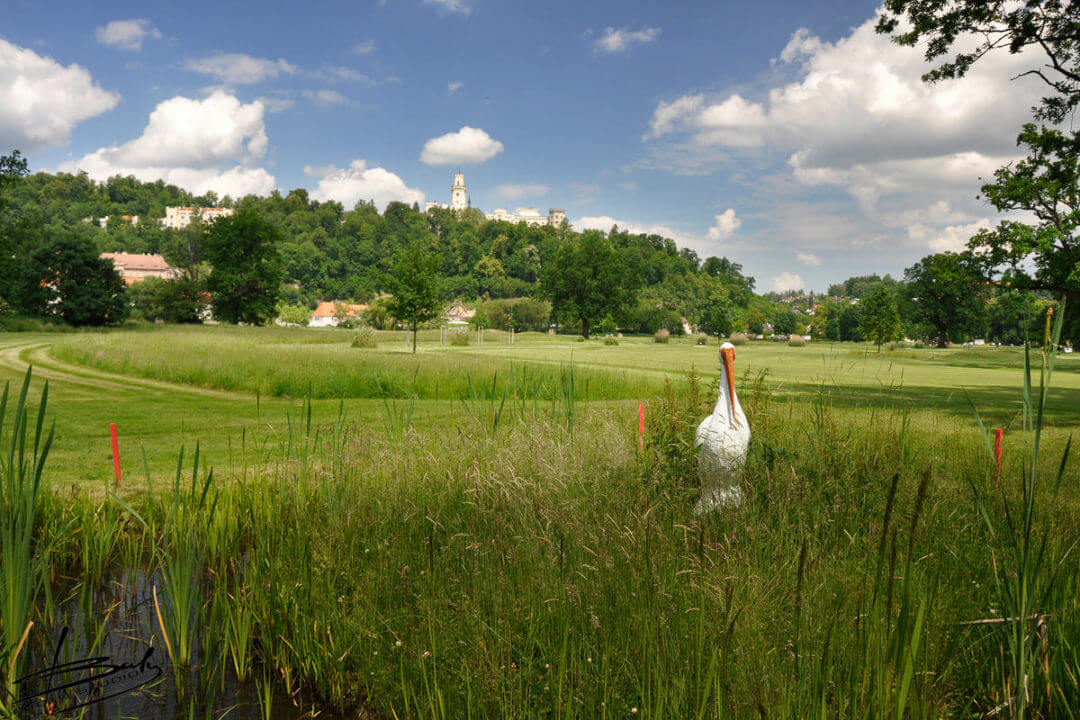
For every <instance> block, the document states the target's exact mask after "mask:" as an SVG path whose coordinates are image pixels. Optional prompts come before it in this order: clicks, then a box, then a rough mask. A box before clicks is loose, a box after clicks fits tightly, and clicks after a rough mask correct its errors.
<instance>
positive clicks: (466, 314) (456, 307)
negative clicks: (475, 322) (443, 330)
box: [443, 302, 476, 325]
mask: <svg viewBox="0 0 1080 720" xmlns="http://www.w3.org/2000/svg"><path fill="white" fill-rule="evenodd" d="M475 315H476V309H475V308H471V307H467V306H466V305H465V304H464V303H462V302H456V303H454V304H453V305H451V306H450V307H448V308H447V309H446V312H445V313H443V317H444V318H445V320H446V324H447V325H468V324H469V321H470V320H472V319H473V316H475Z"/></svg>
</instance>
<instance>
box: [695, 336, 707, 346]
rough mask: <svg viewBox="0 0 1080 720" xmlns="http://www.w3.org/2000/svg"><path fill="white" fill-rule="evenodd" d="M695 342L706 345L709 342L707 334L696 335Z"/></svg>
mask: <svg viewBox="0 0 1080 720" xmlns="http://www.w3.org/2000/svg"><path fill="white" fill-rule="evenodd" d="M697 344H698V345H708V344H709V336H708V335H698V336H697Z"/></svg>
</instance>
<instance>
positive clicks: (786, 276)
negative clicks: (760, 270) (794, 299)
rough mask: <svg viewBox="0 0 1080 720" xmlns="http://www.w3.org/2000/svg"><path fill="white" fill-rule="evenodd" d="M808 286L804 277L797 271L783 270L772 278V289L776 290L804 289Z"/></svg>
mask: <svg viewBox="0 0 1080 720" xmlns="http://www.w3.org/2000/svg"><path fill="white" fill-rule="evenodd" d="M804 287H806V283H804V282H803V279H802V278H801V277H799V276H798V275H796V274H795V273H789V272H782V273H780V274H779V275H776V276H774V277H773V279H772V290H773V291H775V292H788V291H789V290H802V289H803V288H804Z"/></svg>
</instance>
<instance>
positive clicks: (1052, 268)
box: [968, 124, 1080, 340]
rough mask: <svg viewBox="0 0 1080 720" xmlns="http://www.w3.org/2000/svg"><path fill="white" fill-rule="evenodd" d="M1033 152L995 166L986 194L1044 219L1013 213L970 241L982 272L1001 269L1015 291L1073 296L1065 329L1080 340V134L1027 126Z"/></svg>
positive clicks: (1001, 205) (1003, 207)
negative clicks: (1030, 220) (1019, 218)
mask: <svg viewBox="0 0 1080 720" xmlns="http://www.w3.org/2000/svg"><path fill="white" fill-rule="evenodd" d="M1019 142H1020V143H1021V144H1023V145H1025V146H1026V147H1027V149H1028V157H1027V158H1025V159H1023V160H1021V161H1019V162H1017V163H1015V164H1013V165H1007V166H1006V167H1003V168H1000V169H998V170H997V171H996V172H995V173H994V182H992V183H987V184H985V185H983V187H982V192H983V196H984V197H985V198H986V199H987V200H988V201H989V202H990V204H991V205H993V206H994V207H996V208H997V209H998V210H1000V211H1002V212H1009V211H1017V210H1022V211H1026V212H1027V213H1028V214H1030V215H1032V216H1034V217H1035V219H1036V222H1034V223H1024V222H1016V221H1012V220H1005V221H1003V222H1001V223H999V224H998V226H997V227H996V228H993V229H990V230H983V231H981V232H979V233H978V234H976V235H975V236H974V237H973V238H971V241H970V242H969V244H968V246H969V247H970V248H971V250H972V251H973V252H974V257H975V259H976V260H977V261H978V266H979V268H980V270H981V272H982V273H984V274H987V275H990V274H994V273H995V271H996V270H1000V276H1001V280H1000V284H1001V285H1003V286H1005V287H1008V288H1010V289H1013V290H1051V291H1053V292H1054V293H1055V294H1058V295H1065V296H1067V297H1068V302H1067V303H1066V313H1067V315H1068V316H1067V317H1066V319H1065V328H1064V331H1063V334H1065V336H1066V337H1071V338H1073V339H1074V340H1080V311H1078V306H1080V237H1078V235H1080V167H1078V157H1080V133H1070V134H1066V133H1063V132H1061V131H1060V130H1051V129H1047V128H1037V127H1036V126H1035V125H1031V124H1028V125H1025V126H1024V129H1023V132H1021V133H1020V138H1019Z"/></svg>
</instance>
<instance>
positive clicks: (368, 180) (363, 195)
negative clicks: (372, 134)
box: [304, 160, 424, 211]
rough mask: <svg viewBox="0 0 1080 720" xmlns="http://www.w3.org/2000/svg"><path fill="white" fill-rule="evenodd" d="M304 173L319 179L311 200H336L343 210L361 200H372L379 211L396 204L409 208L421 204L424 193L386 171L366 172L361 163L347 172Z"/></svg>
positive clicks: (331, 169) (325, 169) (317, 170)
mask: <svg viewBox="0 0 1080 720" xmlns="http://www.w3.org/2000/svg"><path fill="white" fill-rule="evenodd" d="M304 172H305V173H307V174H308V175H310V176H312V177H317V178H319V184H318V186H317V187H316V188H315V189H314V190H312V191H311V197H312V199H314V200H320V201H323V200H337V201H338V202H340V203H341V204H342V205H344V206H345V207H346V208H352V207H354V206H355V205H356V203H357V202H359V201H361V200H365V201H366V200H371V201H373V202H374V203H375V205H376V207H378V208H379V210H380V211H382V210H385V209H386V205H387V204H388V203H390V202H392V201H395V200H396V201H400V202H404V203H409V204H412V203H420V204H423V202H424V193H422V192H420V191H419V190H416V189H415V188H411V187H408V186H407V185H406V184H405V181H404V180H402V179H401V178H400V177H398V176H397V175H395V174H394V173H392V172H390V171H389V170H385V169H383V168H381V167H376V168H369V167H368V166H367V163H366V162H364V161H363V160H353V161H352V163H351V164H350V165H349V167H348V168H347V169H339V168H336V167H334V166H333V165H329V166H324V167H312V166H310V165H309V166H307V167H305V168H304Z"/></svg>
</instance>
